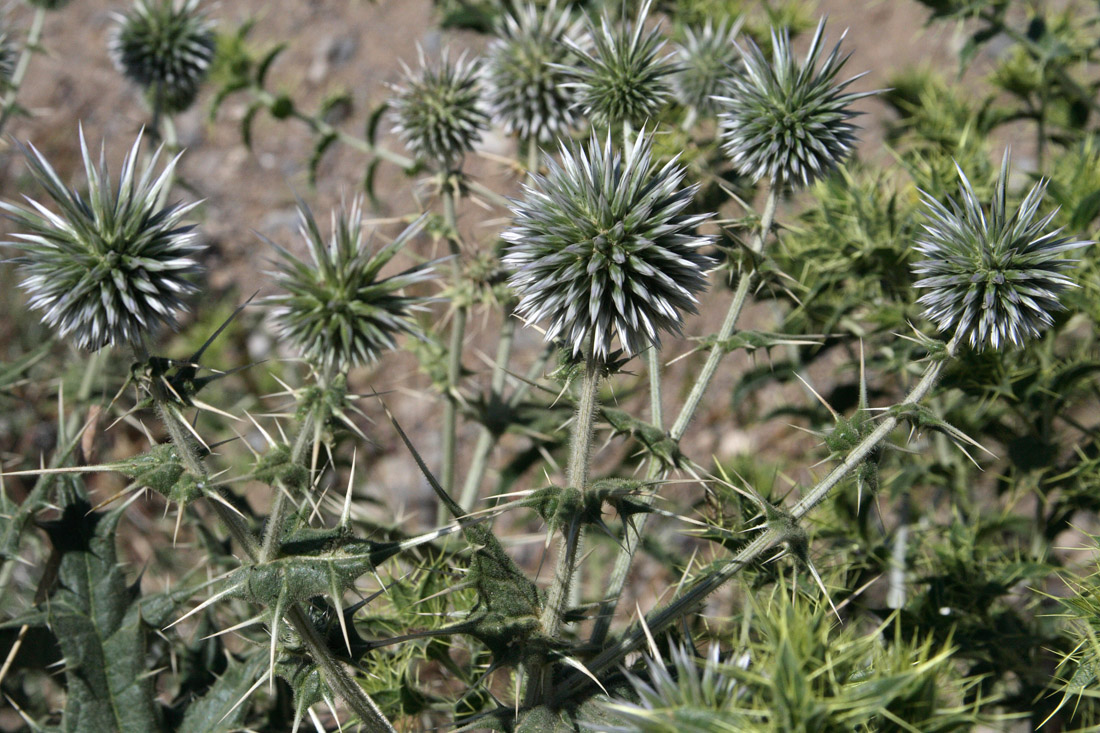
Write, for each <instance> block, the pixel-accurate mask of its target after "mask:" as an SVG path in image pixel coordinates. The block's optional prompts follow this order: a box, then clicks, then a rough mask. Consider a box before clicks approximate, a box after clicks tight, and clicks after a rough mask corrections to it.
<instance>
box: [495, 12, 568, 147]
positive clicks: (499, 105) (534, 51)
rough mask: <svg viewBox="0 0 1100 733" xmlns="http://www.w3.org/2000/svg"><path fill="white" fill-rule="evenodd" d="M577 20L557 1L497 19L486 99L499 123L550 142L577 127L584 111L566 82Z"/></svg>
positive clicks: (526, 136)
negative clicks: (571, 40)
mask: <svg viewBox="0 0 1100 733" xmlns="http://www.w3.org/2000/svg"><path fill="white" fill-rule="evenodd" d="M576 31H577V25H576V23H575V22H574V21H573V20H572V18H571V13H570V11H569V8H568V7H558V2H557V0H551V2H550V3H549V4H548V5H546V6H545V7H540V6H538V5H535V4H534V3H531V2H528V3H524V4H518V3H517V5H516V7H515V9H514V10H513V11H512V12H510V13H507V14H505V15H503V16H502V17H501V19H500V20H499V21H498V23H497V38H496V39H495V40H494V41H493V42H492V44H491V45H490V46H489V51H488V55H487V58H486V60H485V65H484V67H483V68H484V84H485V103H486V105H487V106H488V108H489V110H490V113H491V114H492V118H493V123H494V124H496V125H499V126H500V127H502V128H503V129H504V131H505V132H507V133H509V134H511V135H516V136H518V137H519V138H520V139H521V140H526V141H534V142H535V143H546V142H549V141H551V140H553V139H555V138H557V137H563V136H565V135H567V134H568V133H569V131H570V130H572V129H573V128H575V127H576V126H577V124H578V122H579V114H578V111H577V110H576V109H574V107H573V104H572V102H573V100H572V98H571V96H570V95H569V94H568V93H567V91H566V90H567V87H566V86H565V85H566V83H567V82H568V80H569V78H570V72H569V71H568V69H569V67H570V65H571V61H572V60H573V56H574V54H573V52H572V51H571V50H570V49H569V47H568V45H566V43H567V41H568V40H569V39H571V38H573V37H575V35H576Z"/></svg>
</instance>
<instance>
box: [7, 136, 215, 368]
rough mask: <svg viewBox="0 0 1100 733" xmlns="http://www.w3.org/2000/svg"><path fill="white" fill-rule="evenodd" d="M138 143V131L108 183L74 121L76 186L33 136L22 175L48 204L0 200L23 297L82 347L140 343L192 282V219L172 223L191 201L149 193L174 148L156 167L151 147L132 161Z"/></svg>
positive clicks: (167, 318)
mask: <svg viewBox="0 0 1100 733" xmlns="http://www.w3.org/2000/svg"><path fill="white" fill-rule="evenodd" d="M141 143H142V138H141V135H138V138H137V140H135V141H134V145H133V147H132V148H131V149H130V152H129V153H128V154H127V155H126V158H125V159H124V160H123V162H122V170H121V173H120V175H119V180H118V183H117V184H114V183H112V182H111V178H110V174H109V172H108V169H107V164H106V162H105V161H104V155H103V153H102V152H101V153H100V156H99V162H98V163H93V161H92V157H91V155H90V154H89V153H88V146H87V145H86V144H85V141H84V131H83V130H81V131H80V150H81V154H82V155H83V158H84V172H85V176H86V177H87V181H88V183H87V185H88V192H87V194H86V195H84V194H81V193H78V192H77V191H76V190H74V189H70V188H68V187H67V186H66V185H65V183H64V182H63V181H62V180H61V178H60V176H58V175H57V172H56V171H55V170H54V169H53V166H51V165H50V164H49V162H48V161H47V160H46V159H45V158H44V157H43V156H42V154H41V153H40V152H39V151H38V150H37V149H35V147H34V146H33V145H30V146H27V147H24V148H23V153H24V155H25V156H26V158H27V162H28V164H29V166H30V172H31V175H32V176H33V177H34V179H35V180H36V181H38V183H39V184H41V186H42V187H43V188H45V189H46V192H47V193H48V194H49V195H50V197H51V198H52V199H53V201H54V204H55V206H56V209H57V212H56V213H55V212H54V211H51V210H50V209H49V208H47V207H46V206H45V205H43V204H41V203H39V202H38V201H35V200H33V199H30V198H28V199H27V202H28V203H29V204H30V208H23V207H21V206H17V205H14V204H10V203H6V202H0V210H3V211H4V212H5V213H6V214H7V215H8V217H9V218H10V219H11V220H12V221H13V222H14V223H15V226H16V227H17V230H18V233H17V234H15V235H14V239H15V241H10V242H5V244H7V245H9V246H11V247H14V248H15V249H17V250H20V251H21V253H22V254H21V255H19V256H18V257H15V258H14V259H13V261H14V262H15V263H17V264H18V265H20V267H21V272H22V273H23V274H24V275H25V278H24V279H23V281H22V283H21V285H22V287H23V289H24V290H26V291H27V292H28V293H29V294H30V300H29V305H30V307H31V308H33V309H35V310H40V311H42V312H43V314H44V315H43V317H42V319H43V320H44V321H45V322H46V323H47V324H48V325H49V326H51V327H52V328H54V329H56V330H57V332H58V334H59V335H60V336H62V337H67V336H72V338H73V340H74V341H75V342H76V343H77V345H78V346H80V347H82V348H85V349H92V350H95V349H99V348H101V347H103V346H105V345H107V344H126V345H140V344H143V343H144V342H145V341H146V339H147V338H148V337H149V336H150V335H151V334H152V332H153V331H154V330H155V329H156V327H157V326H158V325H159V324H162V323H164V324H168V325H169V326H171V327H172V328H175V327H176V325H177V324H176V319H175V316H174V312H175V311H177V310H183V309H185V305H184V302H183V298H184V296H186V295H189V294H191V293H194V292H195V291H196V290H197V289H198V288H197V287H196V286H195V285H194V284H193V283H192V282H191V280H190V278H192V277H193V276H195V275H197V274H199V273H200V272H201V268H200V267H199V265H198V263H197V262H196V261H195V260H194V259H192V258H193V256H194V255H195V254H196V253H198V252H199V251H200V250H201V247H200V246H199V245H198V244H196V242H195V236H194V234H193V233H192V229H193V227H191V226H184V225H182V224H181V221H182V220H183V218H184V217H185V216H186V215H187V213H188V212H189V211H191V209H193V208H194V207H195V206H197V205H198V202H196V203H192V204H187V205H180V204H173V205H168V206H161V205H160V204H159V203H158V202H159V200H160V198H161V197H162V195H163V194H164V192H165V189H166V187H167V186H168V185H169V184H168V182H169V181H170V180H171V179H172V175H173V170H174V169H175V166H176V161H178V160H179V157H178V156H177V157H176V158H174V159H172V160H171V161H169V162H168V164H167V165H166V166H165V167H164V169H163V170H161V171H160V172H159V173H158V172H157V170H156V168H157V163H158V161H159V158H160V153H161V151H160V150H159V149H158V150H157V151H156V153H154V155H153V156H152V158H151V160H150V161H149V162H148V164H147V165H145V166H144V167H142V168H141V169H140V170H139V168H138V159H139V157H140V155H141ZM21 147H22V146H21Z"/></svg>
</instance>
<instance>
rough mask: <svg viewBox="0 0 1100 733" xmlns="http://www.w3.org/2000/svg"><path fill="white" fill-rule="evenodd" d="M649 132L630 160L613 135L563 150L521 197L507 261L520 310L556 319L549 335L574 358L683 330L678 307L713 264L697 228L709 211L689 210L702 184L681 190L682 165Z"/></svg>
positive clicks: (634, 346) (691, 308)
mask: <svg viewBox="0 0 1100 733" xmlns="http://www.w3.org/2000/svg"><path fill="white" fill-rule="evenodd" d="M651 148H652V139H651V137H650V136H649V134H647V133H645V132H644V131H643V132H642V134H640V135H638V137H637V140H636V141H635V143H634V144H633V145H632V146H631V147H630V148H629V149H628V150H627V151H626V154H625V155H624V156H620V155H619V154H618V153H613V152H612V149H611V142H610V137H609V138H608V141H607V142H606V143H605V144H604V145H602V146H601V145H600V144H599V141H598V140H596V138H595V137H592V138H591V139H590V141H589V143H588V145H587V146H577V147H575V148H567V147H566V146H565V145H564V144H563V145H562V150H561V158H562V160H561V163H560V164H559V163H556V162H554V161H550V162H549V163H548V165H549V170H548V172H547V174H546V176H545V177H543V176H533V179H532V182H531V183H530V184H528V185H525V186H524V193H525V194H526V197H525V198H524V200H522V201H517V202H515V204H514V206H513V213H514V215H515V218H514V220H513V222H512V226H511V228H509V229H508V230H507V231H505V232H504V233H503V234H502V235H501V236H502V237H503V239H504V240H505V241H506V242H508V243H509V246H508V248H507V251H506V254H505V256H504V259H503V263H504V265H505V267H507V268H509V269H510V270H512V271H513V272H512V275H511V277H510V278H509V284H510V285H511V286H512V288H513V289H514V290H515V291H516V294H517V295H518V296H519V299H520V300H519V304H518V305H517V312H518V313H519V314H520V315H522V316H523V317H525V318H527V319H528V320H531V321H549V322H550V324H549V327H548V328H547V331H546V339H547V341H552V340H554V339H556V338H559V337H560V338H562V339H564V341H565V343H566V344H567V345H568V346H569V348H571V349H572V351H573V354H574V355H578V354H581V353H585V352H586V350H587V349H588V348H589V347H588V344H589V343H591V356H592V357H593V358H597V359H601V360H606V359H607V357H608V355H609V354H610V352H611V346H612V340H613V338H614V337H616V336H617V337H618V340H619V343H620V344H621V345H622V348H623V349H624V350H625V351H626V352H628V353H632V354H633V353H637V352H638V351H640V350H642V349H644V348H646V347H647V346H649V345H650V344H653V345H658V344H659V343H660V334H661V332H662V331H676V332H679V329H680V324H681V313H682V312H683V311H688V312H690V313H694V312H696V310H695V303H696V297H695V296H696V294H697V293H699V292H701V291H702V290H703V289H704V288H705V287H706V284H707V281H706V277H705V274H706V271H707V269H708V267H709V266H710V265H711V264H712V263H711V262H710V260H709V258H707V257H706V256H704V255H703V254H702V253H701V252H700V251H699V250H700V248H701V247H703V246H704V245H707V244H709V243H710V242H711V239H712V238H711V237H709V236H702V235H699V234H697V233H696V228H697V227H698V226H699V225H700V224H701V223H702V222H703V221H705V220H706V219H707V218H709V217H710V215H709V214H684V213H683V212H684V209H686V208H687V207H688V205H689V204H690V203H691V200H692V197H693V196H694V195H695V191H696V189H697V188H698V187H697V186H688V187H686V188H680V183H681V181H683V178H684V170H683V168H681V167H679V166H677V165H676V161H675V160H673V161H671V162H669V163H667V164H665V165H663V166H658V165H657V164H656V163H654V161H653V159H652V155H651Z"/></svg>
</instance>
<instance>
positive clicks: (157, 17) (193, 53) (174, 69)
mask: <svg viewBox="0 0 1100 733" xmlns="http://www.w3.org/2000/svg"><path fill="white" fill-rule="evenodd" d="M200 2H201V0H134V5H133V7H132V8H131V9H130V11H129V12H128V13H125V14H119V15H117V16H116V18H115V20H116V22H117V25H116V26H115V28H114V30H113V31H112V33H111V40H110V44H109V45H110V51H111V58H112V59H113V60H114V63H115V67H116V68H117V69H118V70H119V71H120V72H121V73H122V74H124V75H125V76H126V78H127V79H129V80H131V81H132V82H134V83H135V84H137V85H138V86H140V87H141V88H142V89H143V90H145V94H146V96H147V97H148V98H149V100H150V103H151V104H152V105H153V106H154V108H155V109H158V110H161V111H164V112H166V113H169V114H172V113H175V112H181V111H183V110H185V109H187V108H188V107H190V106H191V105H192V104H193V103H194V101H195V97H196V96H198V93H199V88H200V86H201V85H202V82H203V80H204V79H205V78H206V74H207V72H208V70H209V68H210V62H211V61H212V60H213V58H214V47H215V41H214V30H213V23H212V22H211V21H210V20H209V19H208V18H207V16H206V14H205V13H203V12H202V10H201V9H200V7H199V3H200Z"/></svg>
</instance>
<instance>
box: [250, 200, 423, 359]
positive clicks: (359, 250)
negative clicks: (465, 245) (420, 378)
mask: <svg viewBox="0 0 1100 733" xmlns="http://www.w3.org/2000/svg"><path fill="white" fill-rule="evenodd" d="M361 212H362V201H361V200H360V199H356V200H355V201H354V202H353V203H352V205H351V207H350V208H341V210H340V211H339V212H333V215H332V231H331V234H330V236H329V237H328V238H327V239H326V238H325V237H324V235H323V234H322V233H321V230H320V228H319V227H318V226H317V222H316V220H315V219H314V218H313V214H312V213H311V212H310V210H309V209H308V208H307V207H306V206H305V204H299V206H298V218H299V231H300V232H301V235H302V238H303V239H305V242H306V246H307V247H308V248H309V254H310V258H311V262H308V263H307V262H302V261H301V260H299V259H298V258H297V257H295V256H294V255H292V254H290V252H288V251H287V250H285V249H283V248H282V247H280V246H278V245H277V244H274V243H273V242H272V243H271V244H272V246H273V247H275V251H276V252H277V253H278V255H279V259H278V262H277V266H278V269H277V271H276V272H274V273H272V274H273V275H274V277H275V278H276V282H277V284H278V285H279V286H280V287H281V288H282V289H283V290H285V291H286V293H285V294H283V295H274V296H272V297H270V298H267V299H266V301H265V302H266V303H267V304H269V305H271V306H273V308H272V310H271V318H272V321H273V323H274V330H275V332H276V334H277V335H278V336H279V337H280V338H285V339H287V340H288V341H290V342H291V343H293V344H294V345H295V346H296V347H297V348H298V349H299V350H300V351H301V352H302V354H303V355H304V356H305V357H306V359H308V360H309V361H310V362H311V363H312V364H313V365H314V366H315V367H317V368H318V369H319V370H321V371H323V372H328V373H330V374H331V373H336V372H346V371H348V370H349V369H351V368H352V367H355V366H360V365H363V364H369V363H371V362H373V361H375V360H376V359H378V357H379V356H381V354H382V352H384V351H387V350H389V349H392V348H394V347H395V346H396V343H395V340H394V339H395V336H396V335H398V334H401V333H409V334H416V333H417V328H416V325H415V323H413V322H412V320H411V319H410V316H411V314H412V313H413V312H414V311H416V310H418V309H419V308H420V304H421V303H422V302H423V301H424V299H423V298H420V297H416V296H411V295H405V294H403V293H402V291H403V290H404V289H405V288H407V287H409V286H411V285H414V284H416V283H419V282H423V281H424V280H426V279H428V278H430V277H432V274H433V271H432V267H431V266H430V265H419V266H416V267H413V268H411V269H408V270H405V271H403V272H400V273H397V274H394V275H391V276H390V277H381V276H380V273H381V271H382V269H383V268H384V267H385V266H386V265H387V264H388V263H389V261H390V260H392V259H393V258H394V256H395V255H396V254H397V253H398V252H400V251H401V250H402V249H403V248H404V247H405V245H406V244H407V243H408V242H409V240H410V239H412V238H413V237H415V236H416V235H417V233H419V232H420V230H421V228H422V227H423V224H424V219H423V218H421V219H418V220H417V221H416V222H414V223H413V224H411V225H410V226H409V227H407V228H406V229H405V230H404V231H403V232H401V234H400V235H399V236H398V237H397V238H396V239H395V240H394V241H393V242H392V243H390V244H388V245H386V246H384V247H381V248H380V249H378V250H377V251H372V250H371V248H370V247H369V245H368V243H367V241H366V238H365V236H364V232H363V226H362V214H361Z"/></svg>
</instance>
